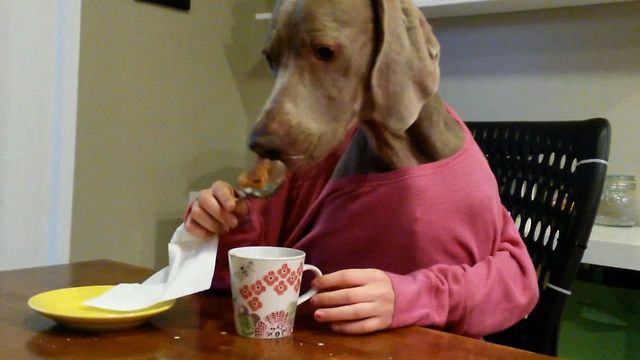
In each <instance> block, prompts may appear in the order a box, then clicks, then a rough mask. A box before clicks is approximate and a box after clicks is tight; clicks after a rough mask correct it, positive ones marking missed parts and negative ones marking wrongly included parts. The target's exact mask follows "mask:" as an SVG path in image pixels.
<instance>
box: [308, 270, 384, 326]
mask: <svg viewBox="0 0 640 360" xmlns="http://www.w3.org/2000/svg"><path fill="white" fill-rule="evenodd" d="M311 286H313V288H315V289H317V290H318V294H316V295H314V296H313V297H312V298H311V304H312V305H314V306H316V307H318V309H317V310H316V311H315V313H314V317H315V318H316V320H318V321H320V322H330V323H331V328H332V329H333V331H336V332H341V333H346V334H364V333H369V332H373V331H377V330H383V329H386V328H388V327H389V326H390V325H391V320H392V319H393V311H394V305H395V293H394V291H393V286H392V284H391V279H389V276H387V274H385V273H384V272H383V271H381V270H376V269H349V270H342V271H336V272H334V273H331V274H327V275H323V276H320V277H318V278H316V279H315V280H313V282H312V284H311Z"/></svg>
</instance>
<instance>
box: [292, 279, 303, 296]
mask: <svg viewBox="0 0 640 360" xmlns="http://www.w3.org/2000/svg"><path fill="white" fill-rule="evenodd" d="M300 283H302V279H300V278H298V281H296V284H295V285H294V286H293V289H294V290H295V291H296V292H297V293H299V292H300Z"/></svg>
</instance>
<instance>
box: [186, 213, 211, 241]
mask: <svg viewBox="0 0 640 360" xmlns="http://www.w3.org/2000/svg"><path fill="white" fill-rule="evenodd" d="M184 227H185V229H186V230H187V233H189V234H191V235H192V236H195V237H199V238H201V239H204V238H208V237H211V236H213V235H214V234H213V233H212V232H211V231H208V230H207V229H205V228H204V227H202V226H200V224H198V223H196V222H195V221H193V218H192V217H191V216H189V217H188V218H187V220H186V221H185V223H184Z"/></svg>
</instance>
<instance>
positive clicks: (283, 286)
mask: <svg viewBox="0 0 640 360" xmlns="http://www.w3.org/2000/svg"><path fill="white" fill-rule="evenodd" d="M287 289H288V287H287V284H285V283H284V281H282V280H280V282H279V283H278V285H276V286H274V287H273V290H275V292H277V293H278V295H282V294H284V292H285V291H287Z"/></svg>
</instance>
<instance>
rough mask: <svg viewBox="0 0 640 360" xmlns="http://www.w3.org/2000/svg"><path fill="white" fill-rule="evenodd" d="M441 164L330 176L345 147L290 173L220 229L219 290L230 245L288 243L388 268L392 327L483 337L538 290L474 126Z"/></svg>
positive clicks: (346, 263)
mask: <svg viewBox="0 0 640 360" xmlns="http://www.w3.org/2000/svg"><path fill="white" fill-rule="evenodd" d="M449 112H450V113H451V114H452V115H453V116H454V117H455V118H456V120H457V121H458V122H459V123H460V125H461V126H462V127H463V128H464V131H465V134H466V136H465V141H464V145H463V147H462V149H460V150H459V151H458V152H457V153H456V154H454V155H453V156H451V157H449V158H446V159H444V160H441V161H437V162H433V163H428V164H423V165H420V166H415V167H411V168H404V169H399V170H394V171H391V172H387V173H378V174H370V175H355V176H348V177H344V178H339V179H330V177H331V175H332V172H333V170H334V168H335V166H336V164H337V161H338V159H339V158H340V155H341V154H342V152H343V151H344V149H345V148H346V145H347V144H344V145H343V146H342V147H341V148H340V149H338V150H337V151H336V152H334V153H333V154H331V155H330V156H328V157H327V158H326V159H325V160H324V161H323V162H322V163H320V164H318V165H316V166H314V167H313V168H311V169H308V170H305V171H304V172H301V173H296V174H292V175H290V176H289V178H288V181H287V182H286V183H285V184H284V185H283V188H282V189H281V190H280V191H279V192H278V193H277V194H276V195H275V196H274V197H273V198H271V199H268V200H264V199H261V200H257V199H252V200H251V202H250V209H251V211H250V215H249V217H248V218H247V219H245V220H244V221H242V222H241V224H240V226H239V227H238V228H237V229H236V230H234V231H233V232H232V233H230V234H229V235H226V236H222V237H221V239H220V248H219V250H218V261H217V264H216V270H215V276H214V287H217V288H220V287H228V286H229V270H228V263H227V251H228V250H229V249H230V248H233V247H238V246H248V245H278V246H287V247H293V248H296V249H300V250H303V251H305V252H306V253H307V259H306V262H307V263H309V264H313V265H315V266H317V267H319V268H320V269H321V270H322V271H323V272H324V273H330V272H333V271H337V270H341V269H348V268H376V269H380V270H383V271H385V272H386V273H387V274H388V275H389V277H390V279H391V282H392V284H393V289H394V291H395V312H394V316H393V322H392V325H391V327H401V326H406V325H414V324H415V325H423V326H429V327H434V328H440V329H444V330H447V331H451V332H454V333H458V334H462V335H467V336H471V337H481V336H485V335H487V334H491V333H494V332H496V331H499V330H502V329H504V328H507V327H509V326H511V325H512V324H514V323H515V322H517V321H519V320H520V319H522V318H523V317H524V316H526V315H527V314H528V313H529V312H530V311H531V309H532V308H533V306H534V305H535V304H536V302H537V299H538V287H537V280H536V273H535V270H534V268H533V265H532V263H531V260H530V258H529V256H528V254H527V250H526V248H525V246H524V244H523V242H522V239H521V238H520V235H519V234H518V231H517V230H516V228H515V226H514V224H513V221H512V219H511V218H510V216H509V214H508V213H507V211H506V210H505V208H504V207H503V206H502V204H501V202H500V198H499V195H498V188H497V184H496V180H495V178H494V175H493V174H492V172H491V170H490V168H489V165H488V163H487V161H486V159H485V157H484V155H483V153H482V152H481V150H480V148H479V147H478V146H477V144H476V143H475V141H474V140H473V137H472V136H471V134H470V132H469V130H468V129H467V128H466V126H465V125H464V124H463V122H462V121H461V120H460V118H459V117H458V115H457V114H455V112H453V111H452V110H449Z"/></svg>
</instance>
